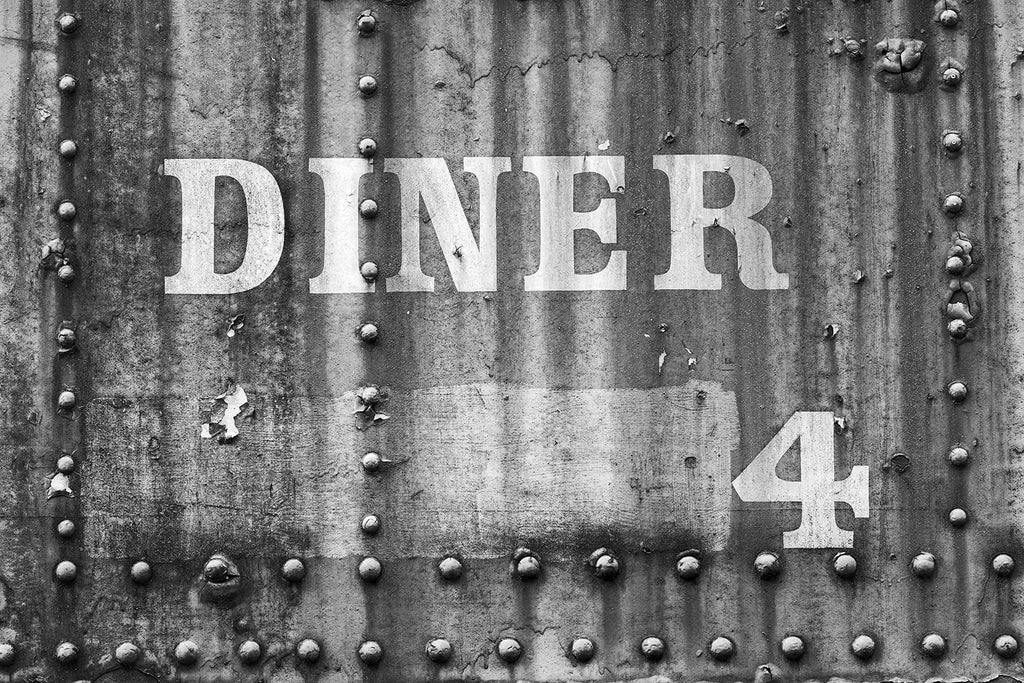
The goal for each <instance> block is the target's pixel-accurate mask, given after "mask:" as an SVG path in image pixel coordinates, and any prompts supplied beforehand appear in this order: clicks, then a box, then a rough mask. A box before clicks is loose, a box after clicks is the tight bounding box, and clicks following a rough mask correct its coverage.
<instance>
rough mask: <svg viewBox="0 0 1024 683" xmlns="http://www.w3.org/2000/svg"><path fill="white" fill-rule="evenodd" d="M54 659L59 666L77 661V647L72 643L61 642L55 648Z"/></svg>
mask: <svg viewBox="0 0 1024 683" xmlns="http://www.w3.org/2000/svg"><path fill="white" fill-rule="evenodd" d="M54 657H56V659H57V661H58V662H59V663H61V664H72V663H73V662H74V661H75V660H76V659H78V646H77V645H75V644H74V643H68V642H63V643H61V644H60V645H58V646H57V649H56V650H55V651H54Z"/></svg>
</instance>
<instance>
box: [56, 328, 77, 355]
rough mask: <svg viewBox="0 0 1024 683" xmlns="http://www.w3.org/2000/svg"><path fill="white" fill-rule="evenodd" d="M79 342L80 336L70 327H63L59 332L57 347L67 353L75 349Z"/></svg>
mask: <svg viewBox="0 0 1024 683" xmlns="http://www.w3.org/2000/svg"><path fill="white" fill-rule="evenodd" d="M77 341H78V335H77V334H75V331H74V330H72V329H71V328H69V327H62V328H61V329H60V330H59V331H58V332H57V346H59V347H60V348H61V349H63V350H65V351H67V350H70V349H73V348H75V343H76V342H77Z"/></svg>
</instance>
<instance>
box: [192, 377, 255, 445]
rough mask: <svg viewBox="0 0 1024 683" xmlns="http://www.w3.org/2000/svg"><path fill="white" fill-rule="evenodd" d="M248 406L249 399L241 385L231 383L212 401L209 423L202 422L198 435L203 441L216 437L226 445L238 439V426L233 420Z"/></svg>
mask: <svg viewBox="0 0 1024 683" xmlns="http://www.w3.org/2000/svg"><path fill="white" fill-rule="evenodd" d="M248 406H249V397H248V396H246V395H245V390H244V389H243V388H242V385H240V384H235V383H231V384H229V385H228V388H227V390H226V391H225V392H224V393H223V394H221V395H220V396H217V397H216V398H214V399H213V409H212V410H211V412H210V421H209V422H204V423H203V425H202V428H201V430H200V434H201V436H202V437H203V438H204V439H212V438H213V437H215V436H216V437H217V440H218V441H219V442H221V443H227V442H229V441H232V440H234V439H235V438H237V437H238V425H237V424H236V421H235V418H237V417H238V416H239V415H241V414H242V412H243V411H244V410H245V409H246V408H247V407H248Z"/></svg>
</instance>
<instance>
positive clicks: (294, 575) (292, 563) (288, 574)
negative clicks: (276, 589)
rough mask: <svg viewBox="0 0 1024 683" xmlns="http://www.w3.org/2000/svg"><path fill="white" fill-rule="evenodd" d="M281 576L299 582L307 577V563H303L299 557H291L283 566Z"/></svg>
mask: <svg viewBox="0 0 1024 683" xmlns="http://www.w3.org/2000/svg"><path fill="white" fill-rule="evenodd" d="M281 576H283V577H284V579H285V581H289V582H291V583H298V582H299V581H302V580H303V579H304V578H306V565H304V564H302V560H300V559H298V558H297V557H292V558H289V559H287V560H285V563H284V564H283V565H282V566H281Z"/></svg>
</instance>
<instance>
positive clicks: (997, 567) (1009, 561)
mask: <svg viewBox="0 0 1024 683" xmlns="http://www.w3.org/2000/svg"><path fill="white" fill-rule="evenodd" d="M1013 568H1014V561H1013V558H1012V557H1010V556H1009V555H1007V554H1006V553H1000V554H998V555H996V556H995V557H993V558H992V571H994V572H995V573H996V574H998V575H999V576H1009V575H1010V574H1012V573H1013Z"/></svg>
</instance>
